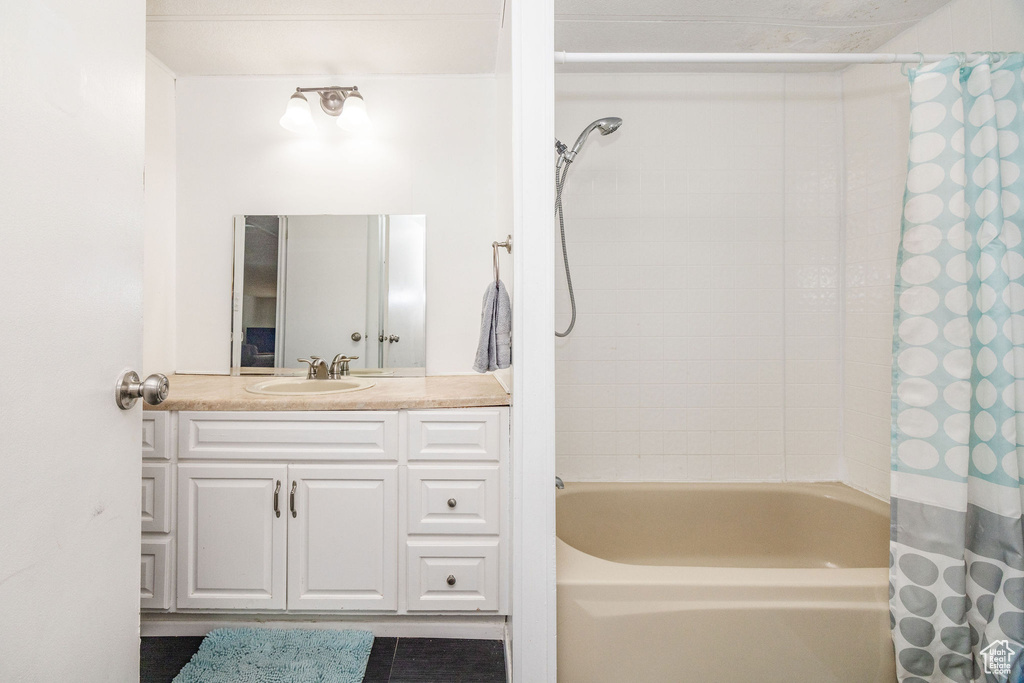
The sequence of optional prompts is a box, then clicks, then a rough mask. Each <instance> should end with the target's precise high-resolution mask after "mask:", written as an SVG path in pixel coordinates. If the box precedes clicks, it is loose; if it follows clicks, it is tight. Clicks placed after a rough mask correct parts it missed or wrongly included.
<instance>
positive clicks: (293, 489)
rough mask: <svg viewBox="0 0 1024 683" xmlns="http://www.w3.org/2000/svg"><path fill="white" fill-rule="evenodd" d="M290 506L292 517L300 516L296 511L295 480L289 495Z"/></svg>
mask: <svg viewBox="0 0 1024 683" xmlns="http://www.w3.org/2000/svg"><path fill="white" fill-rule="evenodd" d="M288 507H289V508H291V511H292V517H298V516H299V513H297V512H296V511H295V482H294V481H293V482H292V492H291V494H289V496H288Z"/></svg>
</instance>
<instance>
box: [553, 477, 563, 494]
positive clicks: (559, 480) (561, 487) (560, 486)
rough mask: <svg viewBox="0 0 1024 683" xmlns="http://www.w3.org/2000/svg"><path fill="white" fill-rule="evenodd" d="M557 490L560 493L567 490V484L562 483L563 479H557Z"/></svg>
mask: <svg viewBox="0 0 1024 683" xmlns="http://www.w3.org/2000/svg"><path fill="white" fill-rule="evenodd" d="M555 488H556V489H558V490H559V491H561V490H562V489H564V488H565V484H563V483H562V478H561V477H555Z"/></svg>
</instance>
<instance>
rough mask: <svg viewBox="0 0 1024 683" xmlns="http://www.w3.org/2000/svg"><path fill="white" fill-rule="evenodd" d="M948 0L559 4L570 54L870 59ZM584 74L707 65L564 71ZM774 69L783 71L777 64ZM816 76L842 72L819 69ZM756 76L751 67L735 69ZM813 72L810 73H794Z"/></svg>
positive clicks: (559, 33) (563, 45) (572, 67)
mask: <svg viewBox="0 0 1024 683" xmlns="http://www.w3.org/2000/svg"><path fill="white" fill-rule="evenodd" d="M948 2H949V0H555V49H556V50H564V51H565V52H871V51H873V50H875V49H876V48H878V47H880V46H881V45H883V44H885V43H886V42H887V41H888V40H889V39H891V38H893V37H894V36H896V35H898V34H899V33H901V32H903V31H904V30H906V29H907V28H909V27H910V26H913V25H914V24H915V23H917V22H918V21H920V20H921V19H923V18H924V17H926V16H928V15H929V14H931V13H932V12H934V11H935V10H937V9H939V8H940V7H942V6H943V5H946V4H947V3H948ZM556 68H557V71H558V72H559V73H562V72H582V71H591V72H592V71H600V72H609V71H629V72H639V71H683V70H700V71H707V70H708V65H678V64H677V65H671V64H668V65H666V64H661V65H638V64H624V65H609V64H565V65H561V66H559V67H556ZM769 68H771V69H772V70H775V71H778V70H782V69H781V68H780V66H779V65H772V66H771V67H769ZM811 68H814V69H818V70H820V69H828V68H841V67H828V66H817V67H811ZM731 69H733V70H738V69H742V70H745V71H749V70H751V68H750V67H749V66H744V67H731ZM790 69H792V70H807V69H808V67H806V66H803V67H790Z"/></svg>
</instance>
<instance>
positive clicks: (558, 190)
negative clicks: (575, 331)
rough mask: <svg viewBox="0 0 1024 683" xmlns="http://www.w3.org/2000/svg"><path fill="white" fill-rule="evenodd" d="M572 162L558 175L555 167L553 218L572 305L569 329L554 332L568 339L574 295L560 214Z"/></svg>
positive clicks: (574, 311)
mask: <svg viewBox="0 0 1024 683" xmlns="http://www.w3.org/2000/svg"><path fill="white" fill-rule="evenodd" d="M570 164H572V161H570V160H568V159H566V160H565V165H564V166H562V169H561V173H559V169H558V166H557V165H556V166H555V217H556V218H558V230H559V232H560V233H561V234H562V263H564V264H565V284H566V285H568V287H569V303H570V304H571V305H572V318H571V319H570V320H569V327H567V328H565V332H558V331H557V330H556V331H555V336H556V337H568V336H569V333H570V332H572V328H573V327H575V326H576V294H575V293H574V292H573V291H572V275H571V274H570V273H569V253H568V251H566V248H565V217H564V215H563V212H562V188H563V187H564V186H565V179H566V177H567V176H568V175H569V165H570Z"/></svg>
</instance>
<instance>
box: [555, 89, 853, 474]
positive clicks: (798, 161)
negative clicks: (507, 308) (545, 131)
mask: <svg viewBox="0 0 1024 683" xmlns="http://www.w3.org/2000/svg"><path fill="white" fill-rule="evenodd" d="M840 94H841V90H840V80H839V77H838V75H836V74H822V75H803V74H801V75H782V74H757V75H749V74H715V75H706V74H647V75H635V74H632V75H607V74H605V75H561V76H559V77H558V78H557V79H556V133H557V134H558V135H559V136H561V137H562V139H563V141H565V142H566V143H567V144H570V145H571V144H572V142H573V141H574V140H575V137H576V135H578V133H579V131H581V130H582V129H583V128H584V127H585V126H586V125H587V124H588V123H589V122H590V121H592V120H594V119H596V118H598V117H601V116H621V117H622V118H623V119H624V120H625V124H624V125H623V126H622V128H621V129H619V131H618V132H616V133H615V134H613V135H610V136H607V137H601V136H599V135H597V134H594V135H593V136H592V137H591V138H590V140H589V141H588V142H587V145H586V147H585V148H584V150H583V152H582V153H581V154H580V155H579V157H577V160H576V163H575V164H574V166H573V168H572V171H571V172H570V179H569V184H568V186H567V188H566V192H565V197H564V200H565V210H566V218H567V224H566V232H567V238H568V248H569V256H570V263H571V264H572V266H573V270H572V272H573V282H574V284H575V287H576V299H577V304H578V308H579V317H578V320H577V324H576V329H575V331H574V332H573V334H572V335H571V336H570V337H569V338H567V339H564V340H560V341H559V342H558V346H557V365H556V383H557V421H558V424H557V430H558V472H559V474H560V475H561V476H562V477H563V478H565V479H567V480H624V479H626V480H716V481H719V480H737V479H758V480H781V479H835V478H837V477H838V475H839V472H840V470H839V456H838V453H839V451H838V449H839V431H838V430H839V410H838V406H839V394H840V392H839V358H840V355H839V316H840V297H839V292H840V284H839V234H840V179H841V176H842V161H843V158H842V154H841V149H842V147H841V145H842V137H841V103H840ZM560 263H561V261H560V256H559V265H558V267H559V268H560V267H561V266H560ZM558 282H559V290H558V293H557V294H558V304H557V309H556V312H557V322H556V324H557V325H558V326H559V328H564V327H565V325H566V324H567V323H568V320H569V302H568V295H567V292H566V290H565V284H564V278H563V276H562V275H561V272H560V271H559V275H558Z"/></svg>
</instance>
